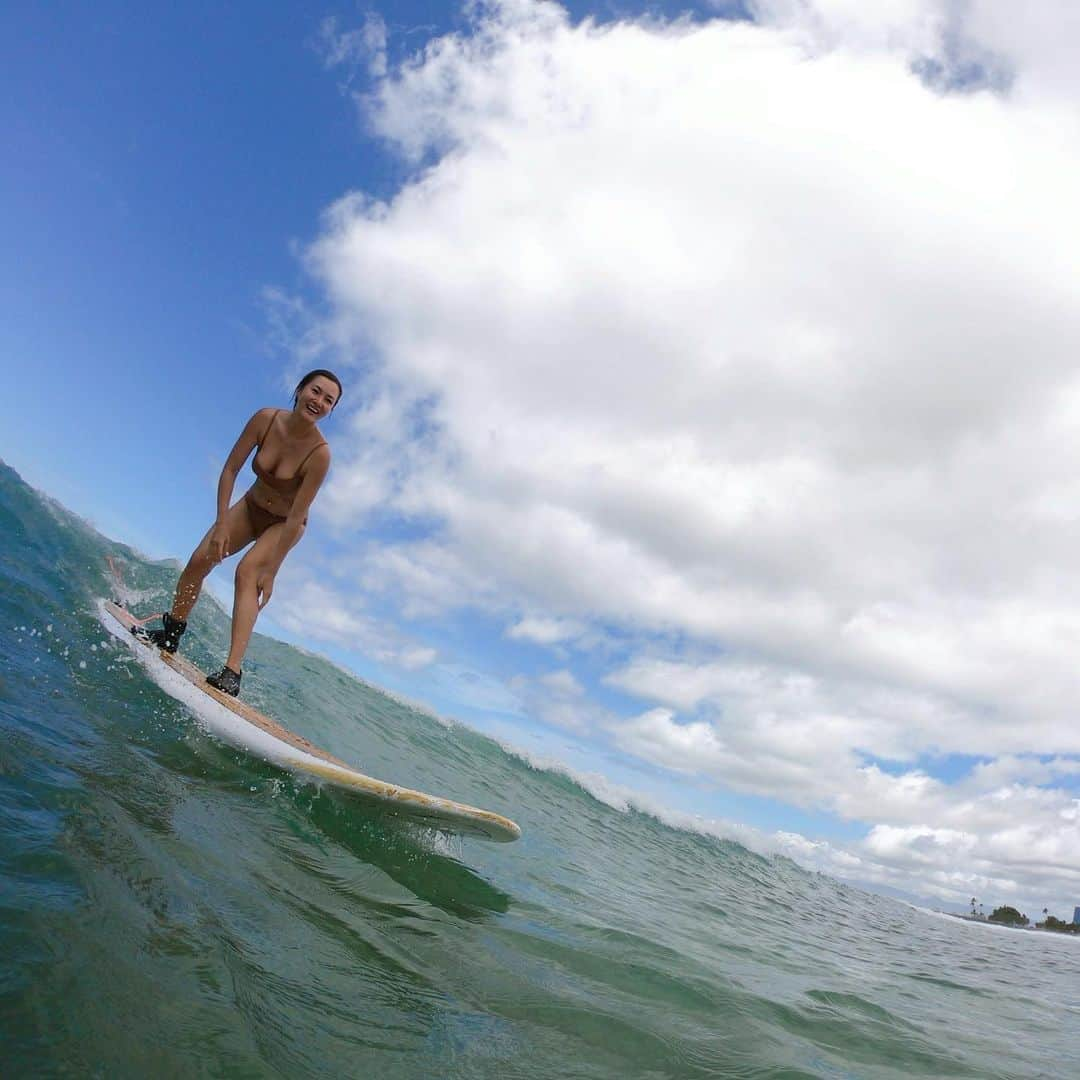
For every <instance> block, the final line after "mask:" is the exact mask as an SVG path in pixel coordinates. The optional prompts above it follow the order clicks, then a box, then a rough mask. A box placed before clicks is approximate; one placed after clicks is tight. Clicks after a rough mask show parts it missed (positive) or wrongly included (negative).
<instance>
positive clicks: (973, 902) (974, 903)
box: [971, 896, 978, 915]
mask: <svg viewBox="0 0 1080 1080" xmlns="http://www.w3.org/2000/svg"><path fill="white" fill-rule="evenodd" d="M977 903H978V901H977V900H976V899H975V897H974V896H973V897H972V898H971V914H972V915H974V914H975V905H976V904H977Z"/></svg>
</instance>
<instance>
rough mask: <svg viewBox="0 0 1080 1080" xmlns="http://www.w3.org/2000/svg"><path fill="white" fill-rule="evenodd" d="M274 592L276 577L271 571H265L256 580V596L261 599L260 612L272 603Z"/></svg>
mask: <svg viewBox="0 0 1080 1080" xmlns="http://www.w3.org/2000/svg"><path fill="white" fill-rule="evenodd" d="M273 591H274V575H273V574H272V573H270V571H269V570H265V571H263V573H261V574H260V575H259V576H258V577H257V578H256V579H255V595H256V596H257V597H258V598H259V610H260V611H262V609H263V608H264V607H266V605H267V604H269V603H270V596H271V595H272V593H273Z"/></svg>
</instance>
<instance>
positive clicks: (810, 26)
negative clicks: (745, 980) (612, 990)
mask: <svg viewBox="0 0 1080 1080" xmlns="http://www.w3.org/2000/svg"><path fill="white" fill-rule="evenodd" d="M1050 9H1053V11H1055V12H1057V13H1058V15H1059V16H1060V20H1061V21H1060V23H1059V24H1058V27H1057V29H1056V31H1055V30H1054V26H1053V19H1052V18H1050V16H1049V15H1048V12H1049V11H1050ZM757 10H758V13H759V15H760V16H761V18H762V19H763V20H765V25H760V26H752V25H747V24H733V23H725V22H721V21H716V22H711V23H707V24H690V23H680V24H678V25H671V26H664V25H661V24H657V23H649V24H647V25H646V24H635V23H633V22H629V21H626V22H620V23H614V24H610V25H606V26H603V27H597V26H594V25H590V24H588V23H585V24H582V25H579V26H577V27H573V26H571V25H570V24H569V23H568V21H567V20H566V18H565V16H564V14H563V13H562V11H561V9H559V8H557V7H555V6H553V5H550V4H536V3H529V2H526V0H515V2H513V3H505V4H500V5H496V6H493V7H490V8H485V9H483V12H482V14H481V16H480V17H479V21H478V22H477V23H476V24H475V25H474V27H473V33H472V35H471V36H464V35H458V36H448V37H445V38H442V39H440V40H437V41H434V42H432V43H430V44H429V45H428V47H427V48H426V49H425V51H424V53H423V54H422V55H420V56H417V57H416V58H415V59H414V60H413V61H411V62H410V63H408V64H406V65H404V66H402V67H401V68H399V69H396V70H392V71H390V72H389V73H388V75H387V77H386V78H385V79H383V80H382V81H381V82H380V83H379V85H378V87H377V90H376V92H375V93H374V95H373V96H372V97H371V98H370V99H369V101H368V107H369V109H370V114H369V120H370V122H371V123H372V124H373V125H374V127H375V129H376V130H377V131H378V133H379V134H381V135H382V136H383V137H384V138H386V139H387V140H389V141H390V142H392V143H394V144H396V145H397V146H398V147H399V148H400V150H401V152H402V153H403V155H405V156H406V158H408V159H409V160H411V161H413V162H414V163H416V165H417V172H416V174H415V176H414V177H413V179H412V180H411V181H410V182H408V183H407V184H405V186H404V187H403V188H402V189H401V191H400V192H399V193H398V194H397V195H396V196H395V197H394V199H393V200H392V201H390V202H388V203H385V204H384V203H378V202H374V201H372V200H370V199H367V198H365V197H363V196H360V195H354V196H350V197H348V198H346V199H344V200H342V201H341V202H340V203H339V204H338V205H337V206H335V207H334V208H333V209H332V211H331V212H330V213H328V215H327V218H326V222H325V229H324V232H323V235H322V236H321V238H320V239H319V241H318V242H317V243H316V244H315V245H313V247H312V249H311V251H310V253H309V260H310V266H311V268H312V270H313V272H314V273H315V274H316V275H317V276H318V278H319V279H320V280H321V282H322V283H323V284H324V285H325V288H326V291H327V295H328V296H329V298H330V301H331V305H332V308H333V311H334V316H333V319H332V320H331V322H330V324H329V325H327V326H325V327H322V328H321V331H320V340H332V341H334V342H336V343H337V344H338V345H339V347H340V348H341V349H342V350H343V351H344V352H345V353H346V354H348V352H349V351H356V350H359V351H362V352H363V354H364V355H365V356H366V357H368V356H373V357H375V358H376V360H377V365H378V366H377V371H376V374H375V375H374V376H373V378H372V385H371V388H370V395H369V398H368V404H367V406H366V407H365V410H364V412H363V414H362V415H361V416H360V417H359V418H358V421H357V426H356V428H355V430H354V432H353V435H352V438H353V440H354V441H353V446H352V449H351V450H347V451H346V452H345V453H341V452H340V451H336V452H337V454H338V456H337V459H336V464H335V474H334V479H333V482H332V487H331V490H330V495H329V498H328V500H327V507H328V511H329V512H330V514H331V516H332V518H333V520H334V521H335V522H336V523H337V524H338V527H339V528H341V529H343V530H346V529H347V528H348V527H349V524H350V522H351V521H357V522H358V521H360V520H361V519H365V518H366V517H367V516H369V515H370V514H371V513H372V512H373V511H374V510H375V509H376V508H379V509H381V510H382V511H384V512H385V511H389V512H393V513H397V514H399V515H401V516H402V517H404V518H407V519H408V520H410V521H412V522H421V523H424V524H425V526H426V535H425V536H424V538H423V539H421V540H418V541H413V542H410V543H408V544H401V543H394V544H385V545H382V546H380V545H373V546H372V547H371V549H370V550H369V551H368V553H367V557H366V559H365V563H364V566H365V570H364V574H365V575H367V577H366V578H365V581H366V583H367V584H369V585H370V586H371V587H373V588H374V587H377V588H380V589H383V590H385V591H386V592H387V594H397V595H400V597H401V598H402V606H403V610H404V611H405V612H406V613H407V614H421V613H422V614H432V613H437V612H440V611H445V610H449V609H453V608H459V607H466V606H476V607H480V608H483V609H484V610H486V611H488V612H494V613H495V614H497V615H498V616H499V617H501V618H503V619H504V621H505V622H512V620H515V619H516V620H517V622H513V623H512V626H511V629H510V631H508V636H510V637H517V638H519V639H521V640H531V641H534V642H541V643H543V642H546V643H556V642H559V641H564V640H568V639H569V638H568V637H564V636H562V628H568V627H581V628H583V630H587V628H588V627H589V626H595V625H597V624H603V625H604V626H607V627H612V628H615V629H616V630H618V631H619V632H620V633H622V634H623V635H625V636H626V638H627V639H628V640H630V641H636V640H641V641H650V642H653V641H655V639H656V638H657V637H662V638H664V639H665V640H668V641H674V642H678V643H680V644H681V646H682V647H683V648H685V650H686V652H685V654H684V653H681V652H676V655H675V657H674V659H671V658H669V657H667V656H666V655H665V657H664V658H663V659H660V660H658V659H657V658H656V656H657V651H656V649H655V647H654V646H653V645H651V644H650V646H649V647H644V646H642V647H641V648H640V649H639V650H638V652H637V654H636V655H635V656H633V657H632V658H631V659H630V660H629V661H627V662H626V663H625V664H623V665H622V667H621V668H620V669H619V670H618V671H615V672H613V673H612V675H611V679H612V682H613V684H614V685H617V686H619V687H620V688H621V689H624V690H627V691H629V692H632V693H635V694H637V695H639V696H641V697H642V698H644V699H646V700H647V701H648V702H649V703H650V704H656V705H658V706H660V707H658V708H647V709H646V711H645V712H644V713H642V714H641V715H639V716H637V717H634V718H632V719H630V720H628V721H623V722H618V721H615V720H614V719H612V718H610V717H607V716H603V715H601V716H599V722H602V723H604V725H605V726H606V727H607V728H608V729H609V730H610V732H611V737H612V738H613V739H614V740H616V741H617V742H618V744H619V745H620V746H622V747H623V748H624V749H626V750H628V751H630V752H632V753H635V754H639V755H641V756H643V757H646V758H648V759H649V760H651V761H655V762H660V763H663V764H666V765H668V766H669V767H671V768H673V769H680V770H685V771H692V772H695V773H700V774H706V775H709V776H712V777H715V778H717V779H721V780H722V781H723V782H725V783H728V784H731V785H734V786H736V787H739V788H741V789H742V790H749V791H756V792H759V793H762V794H772V795H777V796H780V797H785V798H792V799H795V800H797V801H801V802H804V803H807V804H817V805H820V804H826V805H829V806H831V807H832V808H833V809H835V810H836V812H838V813H842V814H845V815H847V816H852V817H858V818H860V819H861V820H867V821H869V822H872V823H877V825H878V826H879V827H880V828H882V829H886V828H888V829H900V830H908V831H906V832H900V833H895V834H893V833H884V832H883V833H877V832H873V833H871V840H869V841H868V843H869V844H870V845H871V854H873V855H875V857H876V856H878V855H879V854H880V852H878V851H877V850H875V849H874V845H878V846H881V845H884V847H881V851H885V852H891V854H890V855H889V858H892V859H895V860H900V859H901V855H900V853H901V852H902V851H903V852H908V854H907V855H905V856H904V858H909V857H910V858H914V854H912V853H918V854H919V858H922V859H924V860H928V859H929V860H931V861H932V858H937V859H938V860H939V864H940V867H941V873H943V874H947V872H948V866H949V865H950V863H949V860H950V859H958V858H968V859H970V860H972V861H973V865H974V862H977V861H978V860H982V859H985V860H986V865H987V866H988V867H989V866H990V865H991V863H992V862H993V859H995V858H997V859H1000V860H1002V865H1005V864H1008V865H1018V864H1017V863H1016V860H1017V859H1018V858H1019V857H1020V855H1021V854H1022V851H1023V849H1025V847H1026V848H1027V849H1031V847H1032V835H1033V834H1032V835H1027V834H1022V833H1018V832H1015V831H1010V829H1009V826H1008V825H1007V821H1008V819H1009V818H1010V816H1011V815H1013V818H1012V820H1013V821H1014V822H1015V821H1016V820H1017V818H1016V817H1015V815H1019V817H1020V820H1022V821H1024V822H1031V823H1033V824H1032V825H1031V827H1032V828H1042V827H1046V828H1048V829H1049V830H1050V832H1049V834H1048V839H1047V841H1046V847H1047V851H1046V853H1045V858H1044V859H1043V861H1044V862H1045V863H1046V865H1051V864H1053V865H1054V866H1056V867H1058V870H1055V871H1054V872H1055V873H1057V872H1061V873H1064V872H1065V871H1064V870H1063V869H1061V868H1062V867H1064V866H1065V865H1066V863H1067V858H1066V853H1067V849H1068V843H1069V842H1070V838H1074V837H1073V833H1072V832H1071V831H1070V830H1072V829H1073V828H1074V823H1073V822H1069V821H1066V819H1065V818H1064V817H1062V816H1061V815H1062V814H1064V813H1065V812H1066V811H1067V810H1068V806H1069V798H1068V796H1067V795H1066V794H1065V792H1064V790H1063V789H1059V788H1055V787H1053V784H1054V783H1056V782H1057V781H1056V780H1055V778H1054V777H1055V776H1057V777H1058V779H1060V773H1058V774H1053V773H1052V772H1043V774H1042V777H1041V778H1040V777H1039V776H1037V775H1036V774H1037V773H1039V772H1040V770H1042V769H1044V768H1049V767H1044V766H1041V765H1040V766H1039V767H1038V768H1034V767H1033V766H1031V765H1030V764H1025V765H1016V764H1015V763H1014V764H1013V765H1011V766H1010V767H1013V768H1016V769H1017V770H1018V771H1019V772H1023V771H1024V770H1025V769H1026V770H1028V775H1027V778H1026V779H1023V780H1019V779H1018V780H1017V781H1016V782H1015V783H1014V784H1012V785H1010V784H1009V783H1008V782H1007V781H1006V780H1005V779H1004V778H1003V777H999V778H998V779H997V780H996V781H995V783H994V784H993V785H989V783H988V784H987V786H986V787H985V789H980V790H975V789H974V788H972V790H968V789H966V788H964V787H963V785H956V784H949V783H946V782H945V781H942V780H936V779H934V778H933V777H931V776H927V775H925V774H922V773H919V772H918V771H917V770H914V769H913V768H908V771H907V772H906V773H905V774H904V775H903V776H901V777H895V776H891V775H889V774H888V773H886V772H883V771H881V770H879V769H876V768H874V767H873V766H867V764H866V761H865V759H864V757H863V756H862V755H863V754H871V755H875V756H877V757H887V758H894V759H896V760H900V761H906V762H912V761H914V760H917V759H919V757H920V756H921V755H925V754H927V753H936V752H954V753H966V754H977V755H980V756H991V757H992V756H997V755H1002V754H1004V755H1023V754H1025V753H1030V752H1033V751H1034V752H1038V753H1040V754H1047V755H1053V754H1067V753H1077V752H1080V735H1078V734H1077V733H1076V725H1075V723H1074V720H1073V716H1074V703H1075V702H1076V701H1077V700H1078V699H1080V667H1078V666H1077V664H1076V662H1075V656H1076V654H1077V649H1078V646H1080V575H1078V574H1077V572H1076V571H1077V555H1076V553H1077V551H1078V550H1080V545H1078V541H1080V520H1078V517H1080V481H1078V480H1077V477H1080V370H1078V368H1077V364H1076V357H1077V356H1078V355H1080V306H1078V305H1077V303H1076V290H1075V285H1074V283H1075V281H1077V280H1080V274H1078V271H1080V265H1078V263H1080V243H1078V240H1080V211H1078V209H1077V202H1076V199H1075V191H1076V190H1077V187H1078V181H1080V129H1078V126H1077V124H1076V122H1075V119H1074V118H1071V117H1072V112H1073V106H1074V102H1073V101H1072V100H1071V98H1069V97H1068V96H1067V95H1070V94H1072V93H1073V92H1074V91H1075V90H1076V89H1077V87H1076V86H1075V85H1074V83H1075V80H1076V77H1075V76H1074V75H1072V74H1071V68H1070V65H1069V64H1067V63H1066V60H1065V58H1066V56H1067V55H1075V45H1076V44H1077V43H1078V39H1080V32H1078V31H1077V27H1076V18H1075V17H1074V16H1073V15H1071V14H1070V12H1069V11H1068V10H1066V8H1065V7H1063V6H1061V5H1053V4H1051V5H1048V7H1047V9H1046V10H1045V11H1043V12H1042V13H1041V14H1040V15H1039V17H1038V18H1034V19H1032V20H1030V21H1027V20H1017V19H1016V18H1015V17H1011V18H1010V20H1009V23H1008V27H1009V31H1010V33H1007V32H1006V30H1005V27H1006V23H1005V22H1004V21H1003V15H1002V13H1003V12H1005V11H1007V10H1008V9H1006V8H1005V7H1004V6H1003V5H1002V4H1001V3H991V2H990V0H973V2H972V3H971V4H969V5H965V6H964V7H963V8H960V7H955V6H954V5H951V4H946V3H943V2H941V3H934V2H932V0H893V2H892V3H889V4H886V5H864V4H856V3H853V2H849V0H844V2H841V0H829V2H824V0H822V2H817V3H811V2H809V0H807V2H803V3H799V2H796V0H785V2H783V3H781V2H780V0H775V2H769V3H764V2H763V3H761V4H759V5H758V7H757ZM965 12H966V14H965ZM1018 22H1023V23H1024V26H1023V27H1017V23H1018ZM1013 30H1015V31H1016V33H1015V34H1014V35H1012V34H1011V31H1013ZM1070 49H1072V52H1070V51H1069V50H1070ZM927 60H930V61H933V62H934V63H936V64H937V65H939V69H940V70H939V76H940V77H938V78H937V79H936V82H935V79H933V78H930V77H929V76H928V75H927V74H926V73H927V71H928V70H930V69H928V68H927V67H926V64H925V63H923V64H922V66H921V67H920V66H919V62H920V61H927ZM972 65H975V67H973V66H972ZM1072 66H1075V65H1072ZM976 68H978V69H979V70H981V71H982V76H978V75H977V74H972V73H973V72H975V71H976ZM916 69H917V70H916ZM920 71H921V72H922V75H920V74H919V72H920ZM965 72H966V73H967V74H966V75H965ZM1006 73H1007V75H1008V78H1007V79H1006V78H1005V74H1006ZM980 78H981V82H982V84H987V85H990V86H992V87H1001V88H1004V89H1003V90H1002V92H995V91H993V90H988V89H981V90H979V89H973V88H972V87H973V86H978V85H980ZM965 80H966V81H967V82H968V83H969V86H968V87H967V91H968V92H964V93H942V92H940V90H939V89H937V88H935V86H937V87H940V86H942V85H948V84H949V83H950V82H952V83H964V82H965ZM520 612H529V615H528V616H527V617H522V616H521V615H520V614H519V613H520ZM687 643H688V644H687ZM578 644H579V642H578V641H577V640H576V638H575V645H578ZM676 710H681V711H682V712H683V713H687V714H689V715H686V716H684V715H679V713H678V712H676ZM582 715H586V714H585V713H583V712H581V711H578V712H577V713H575V716H577V717H580V716H582ZM1021 760H1022V759H1021ZM1028 760H1029V761H1030V759H1028ZM994 767H995V766H993V765H992V766H987V768H988V769H993V768H994ZM1063 768H1065V769H1066V770H1068V769H1069V768H1071V766H1068V765H1066V766H1063ZM1004 769H1005V766H1000V768H999V771H1002V770H1004ZM988 776H989V773H987V774H986V776H984V777H983V779H984V780H986V779H987V777H988ZM973 783H974V781H973ZM1010 793H1011V794H1010ZM1010 800H1012V801H1011V802H1010ZM1002 807H1007V808H1008V809H1007V810H1002ZM965 816H966V817H967V818H968V819H969V820H968V824H967V825H965V823H964V821H965ZM1052 822H1056V823H1057V824H1050V823H1052ZM920 830H921V831H920ZM927 830H929V831H927ZM969 835H972V836H976V840H975V841H973V842H972V843H973V845H974V846H969V847H963V845H962V844H961V843H960V841H959V840H957V839H956V837H957V836H964V837H967V836H969ZM965 843H966V841H965ZM1035 847H1040V845H1039V844H1036V845H1035ZM964 852H966V854H964ZM928 853H931V854H928ZM932 853H936V854H932ZM1059 854H1060V855H1061V859H1058V855H1059ZM1055 860H1057V861H1055ZM980 865H981V864H980ZM973 872H974V871H973ZM980 872H981V871H980ZM1047 872H1048V873H1049V872H1050V871H1047ZM987 876H988V877H990V876H992V875H990V874H989V871H987ZM942 881H943V882H944V881H945V879H944V878H943V879H942ZM942 887H945V886H944V884H943V885H942ZM965 887H966V886H965Z"/></svg>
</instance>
